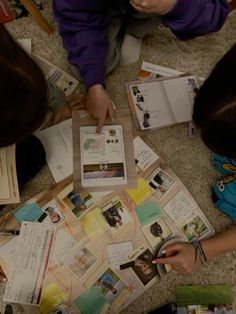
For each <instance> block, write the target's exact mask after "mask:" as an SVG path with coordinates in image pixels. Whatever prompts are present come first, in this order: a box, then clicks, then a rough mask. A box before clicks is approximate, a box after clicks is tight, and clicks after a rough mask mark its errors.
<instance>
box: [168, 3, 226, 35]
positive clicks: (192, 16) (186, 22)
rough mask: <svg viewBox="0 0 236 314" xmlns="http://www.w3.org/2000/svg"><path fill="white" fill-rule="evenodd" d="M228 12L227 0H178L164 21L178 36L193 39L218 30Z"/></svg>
mask: <svg viewBox="0 0 236 314" xmlns="http://www.w3.org/2000/svg"><path fill="white" fill-rule="evenodd" d="M228 13H229V4H228V2H227V0H177V3H176V5H175V6H174V7H173V8H172V9H171V10H170V11H168V12H167V13H166V14H164V15H163V16H162V21H163V24H164V25H165V26H166V27H168V28H170V29H171V31H172V32H173V33H174V34H175V35H176V36H177V37H179V38H181V39H191V38H194V37H196V36H200V35H204V34H206V33H210V32H216V31H218V30H219V29H220V28H221V27H222V25H223V24H224V22H225V19H226V17H227V15H228Z"/></svg>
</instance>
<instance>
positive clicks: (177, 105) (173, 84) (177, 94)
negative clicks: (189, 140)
mask: <svg viewBox="0 0 236 314" xmlns="http://www.w3.org/2000/svg"><path fill="white" fill-rule="evenodd" d="M163 86H164V89H165V92H166V97H167V98H168V103H169V106H170V109H171V111H172V113H173V116H174V119H175V122H176V123H181V122H186V121H191V120H192V108H193V103H194V98H195V96H196V94H197V91H198V83H197V79H196V77H195V76H186V77H178V78H173V79H171V80H166V81H163Z"/></svg>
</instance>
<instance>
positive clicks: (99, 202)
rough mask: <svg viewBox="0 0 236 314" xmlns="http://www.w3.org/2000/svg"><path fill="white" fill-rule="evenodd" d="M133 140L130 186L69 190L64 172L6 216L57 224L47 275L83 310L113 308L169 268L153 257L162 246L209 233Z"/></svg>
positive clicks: (160, 166) (179, 189) (165, 171)
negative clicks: (61, 180) (134, 178)
mask: <svg viewBox="0 0 236 314" xmlns="http://www.w3.org/2000/svg"><path fill="white" fill-rule="evenodd" d="M108 132H110V135H109V137H115V133H114V132H113V131H112V132H111V130H110V129H109V131H108ZM134 143H137V145H136V146H135V147H134V151H135V159H136V160H137V163H136V166H137V170H138V182H137V188H136V189H127V190H122V191H119V192H113V193H112V192H96V193H94V192H89V193H88V192H86V191H84V190H83V191H74V190H73V183H72V178H71V180H68V181H67V183H66V184H64V185H62V187H61V188H58V186H57V188H56V189H55V191H56V192H53V191H54V190H53V189H52V190H51V191H50V192H49V193H52V194H51V195H52V197H51V200H49V199H48V195H49V194H48V193H47V194H45V195H47V201H46V202H44V203H43V206H40V205H39V204H38V203H37V201H36V202H34V203H33V202H32V203H26V204H25V206H23V207H21V208H20V209H18V210H16V211H15V212H14V215H13V216H14V219H17V220H18V221H19V222H22V221H24V220H27V219H28V220H29V221H32V220H33V221H37V222H38V223H40V224H42V225H43V224H44V225H47V226H50V227H52V226H54V227H56V230H57V232H56V237H55V241H54V248H53V252H52V255H51V266H50V267H49V270H48V273H49V278H50V280H52V278H54V279H55V278H60V280H59V281H58V282H60V283H62V284H63V291H67V292H69V291H71V292H70V294H71V293H72V295H73V298H72V299H73V302H72V304H71V307H72V305H73V307H75V308H76V309H77V311H78V309H79V311H80V312H82V313H98V314H100V313H101V314H102V313H106V312H107V311H108V312H109V311H113V312H115V313H119V311H120V310H121V309H123V308H124V307H126V306H127V305H128V304H130V303H131V302H132V301H133V300H135V299H136V298H137V297H138V296H140V295H141V294H142V293H143V292H144V291H145V290H146V289H147V288H148V287H150V286H151V285H152V284H153V283H154V282H156V281H158V280H160V277H161V276H162V275H163V274H165V273H166V272H167V271H168V269H167V268H166V270H165V271H160V268H158V267H157V265H156V264H153V263H152V261H153V260H154V259H155V258H156V256H158V254H159V252H160V251H161V248H163V247H164V245H166V244H167V243H169V241H173V240H174V239H175V238H176V237H178V239H179V238H182V239H183V240H184V241H194V240H195V239H199V238H201V237H205V236H206V235H211V234H212V233H213V229H212V227H211V226H210V224H209V222H208V221H207V219H206V217H205V216H204V215H203V213H202V212H201V210H200V208H199V207H198V206H197V204H196V203H195V202H194V200H193V199H192V198H191V196H190V195H189V193H188V192H187V190H185V189H184V188H183V186H182V185H181V184H180V183H179V180H178V178H177V177H176V176H175V175H174V174H173V172H172V171H171V170H170V168H168V167H167V166H166V165H165V163H164V162H163V161H162V159H161V158H160V157H159V156H158V155H156V154H155V153H154V151H153V150H152V149H151V148H150V147H149V146H148V145H147V144H146V143H144V142H143V140H142V139H141V138H140V137H138V138H136V139H135V140H134ZM142 143H143V144H142ZM85 144H86V140H85ZM113 144H114V143H113ZM92 145H93V144H92ZM102 147H103V146H102ZM88 149H93V148H91V143H90V144H89V148H88ZM150 170H151V171H150ZM173 195H174V196H173ZM63 270H64V273H66V274H67V275H66V276H63ZM55 276H56V277H55ZM50 280H49V282H50ZM57 280H58V279H57ZM76 283H79V288H76V287H78V285H76ZM71 289H72V290H71ZM76 289H78V290H76ZM67 297H68V296H67ZM70 297H71V296H70ZM91 300H92V301H93V302H91ZM69 309H71V308H69ZM72 313H73V312H72ZM74 313H76V310H75V311H74Z"/></svg>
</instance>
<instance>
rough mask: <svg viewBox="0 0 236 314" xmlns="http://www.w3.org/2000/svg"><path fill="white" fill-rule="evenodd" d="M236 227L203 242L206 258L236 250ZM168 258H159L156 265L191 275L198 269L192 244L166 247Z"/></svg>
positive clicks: (176, 244) (197, 261)
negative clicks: (164, 265) (166, 266)
mask: <svg viewBox="0 0 236 314" xmlns="http://www.w3.org/2000/svg"><path fill="white" fill-rule="evenodd" d="M235 239H236V226H233V227H232V228H230V229H229V230H227V231H225V232H223V233H221V234H218V235H215V236H214V237H212V238H210V239H206V240H202V241H201V244H202V248H203V251H204V253H205V255H206V258H207V259H208V258H211V257H214V256H217V255H220V254H224V253H226V252H230V251H234V250H236V241H235ZM165 255H166V257H164V258H157V259H155V260H154V261H153V262H154V263H156V264H170V265H171V267H172V268H173V269H175V270H177V271H179V272H181V273H186V274H190V273H192V272H193V271H194V270H196V269H197V267H198V265H199V259H197V260H195V248H194V247H193V245H192V244H190V243H175V244H173V245H169V246H168V247H166V252H165Z"/></svg>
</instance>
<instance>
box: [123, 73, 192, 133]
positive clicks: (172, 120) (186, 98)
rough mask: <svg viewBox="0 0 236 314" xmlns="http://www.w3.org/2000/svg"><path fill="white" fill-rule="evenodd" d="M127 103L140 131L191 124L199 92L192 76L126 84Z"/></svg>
mask: <svg viewBox="0 0 236 314" xmlns="http://www.w3.org/2000/svg"><path fill="white" fill-rule="evenodd" d="M127 86H128V93H129V96H130V97H129V100H130V105H131V109H132V112H133V114H135V116H136V118H137V120H138V123H139V127H140V129H141V130H147V129H154V128H161V127H165V126H168V125H172V124H176V123H182V122H189V121H191V120H192V106H193V102H194V98H195V96H196V93H197V91H198V83H197V79H196V77H195V76H183V77H177V78H168V79H163V80H158V79H156V80H150V81H146V82H140V81H138V82H131V83H127Z"/></svg>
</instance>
